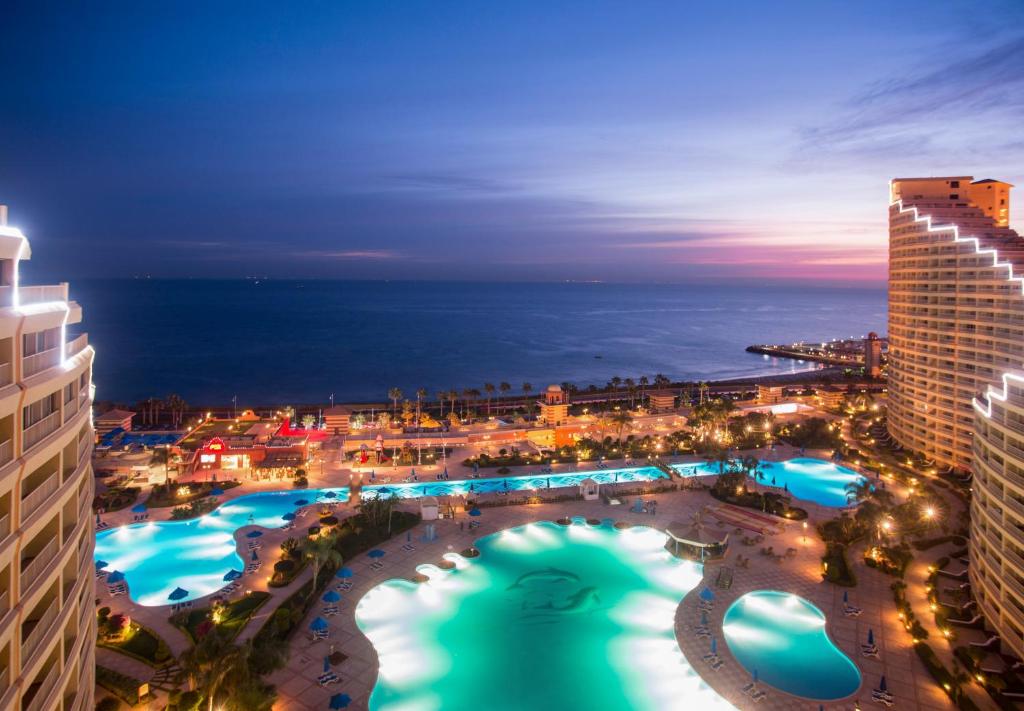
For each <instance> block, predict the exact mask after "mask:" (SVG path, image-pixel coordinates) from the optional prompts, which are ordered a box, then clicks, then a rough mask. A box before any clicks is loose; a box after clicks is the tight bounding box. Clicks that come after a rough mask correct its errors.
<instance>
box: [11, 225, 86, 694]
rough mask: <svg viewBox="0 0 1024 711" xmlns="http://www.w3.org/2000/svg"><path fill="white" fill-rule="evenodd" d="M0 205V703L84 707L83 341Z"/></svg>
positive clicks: (71, 313)
mask: <svg viewBox="0 0 1024 711" xmlns="http://www.w3.org/2000/svg"><path fill="white" fill-rule="evenodd" d="M6 223H7V220H6V210H5V209H4V208H2V207H0V709H19V710H20V711H54V710H57V711H85V710H86V709H92V708H93V687H94V676H95V651H94V647H95V639H96V620H95V617H96V613H95V606H94V604H93V597H94V593H93V580H94V575H93V539H94V533H93V523H92V499H93V477H92V468H91V453H92V447H93V432H92V423H91V417H92V415H91V409H92V360H93V350H92V348H91V347H90V346H89V345H88V340H87V338H86V336H85V334H82V335H80V336H78V337H76V338H73V339H72V338H69V336H68V334H69V332H70V331H71V329H72V328H74V327H75V325H76V324H78V323H79V322H81V319H82V311H81V308H79V306H78V305H77V304H76V303H74V302H73V301H70V300H69V299H68V285H67V284H58V285H54V286H25V285H22V284H21V283H20V280H19V274H18V268H19V265H20V263H21V262H23V261H24V260H26V259H28V258H29V256H30V250H29V244H28V241H27V240H26V239H25V237H24V235H23V234H22V233H21V232H20V231H19V230H17V229H15V228H13V227H10V226H8V225H7V224H6Z"/></svg>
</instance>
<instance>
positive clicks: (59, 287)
mask: <svg viewBox="0 0 1024 711" xmlns="http://www.w3.org/2000/svg"><path fill="white" fill-rule="evenodd" d="M8 288H9V287H8ZM67 300H68V285H67V284H66V283H65V284H53V285H50V286H22V287H19V288H18V303H20V304H21V305H22V306H28V305H29V304H45V303H48V302H51V301H61V302H64V303H67Z"/></svg>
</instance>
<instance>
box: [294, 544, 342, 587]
mask: <svg viewBox="0 0 1024 711" xmlns="http://www.w3.org/2000/svg"><path fill="white" fill-rule="evenodd" d="M334 543H335V541H334V536H333V535H326V536H317V537H316V538H306V539H304V540H303V541H302V543H301V549H302V555H303V557H305V558H308V559H309V563H310V565H311V566H312V567H313V590H316V578H317V576H318V575H319V574H320V569H321V568H322V567H323V566H325V565H328V564H333V565H334V566H335V567H339V566H340V565H341V553H339V552H338V549H337V547H335V544H334Z"/></svg>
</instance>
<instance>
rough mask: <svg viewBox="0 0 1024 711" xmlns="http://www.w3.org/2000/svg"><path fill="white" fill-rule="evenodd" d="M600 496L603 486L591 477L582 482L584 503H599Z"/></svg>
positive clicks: (581, 491)
mask: <svg viewBox="0 0 1024 711" xmlns="http://www.w3.org/2000/svg"><path fill="white" fill-rule="evenodd" d="M600 495H601V485H600V484H598V483H597V482H596V481H594V480H593V479H591V478H590V477H587V478H586V479H584V480H583V481H581V482H580V496H582V497H583V500H584V501H597V499H598V497H599V496H600Z"/></svg>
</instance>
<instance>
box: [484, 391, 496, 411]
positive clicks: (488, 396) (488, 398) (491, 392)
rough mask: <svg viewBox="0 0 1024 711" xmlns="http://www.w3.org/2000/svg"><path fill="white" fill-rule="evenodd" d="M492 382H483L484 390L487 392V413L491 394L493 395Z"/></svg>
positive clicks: (489, 409) (489, 408) (489, 407)
mask: <svg viewBox="0 0 1024 711" xmlns="http://www.w3.org/2000/svg"><path fill="white" fill-rule="evenodd" d="M494 390H495V388H494V383H484V391H485V392H486V393H487V415H488V417H489V416H490V414H491V396H492V395H494Z"/></svg>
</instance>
